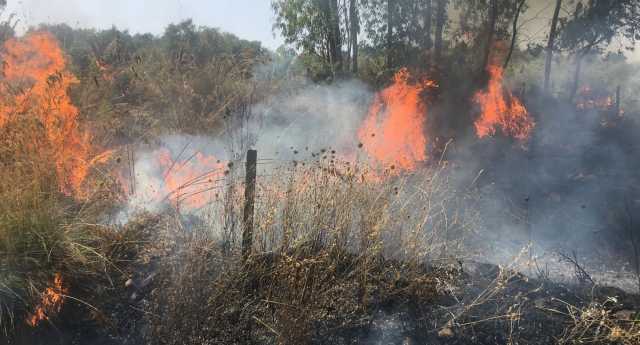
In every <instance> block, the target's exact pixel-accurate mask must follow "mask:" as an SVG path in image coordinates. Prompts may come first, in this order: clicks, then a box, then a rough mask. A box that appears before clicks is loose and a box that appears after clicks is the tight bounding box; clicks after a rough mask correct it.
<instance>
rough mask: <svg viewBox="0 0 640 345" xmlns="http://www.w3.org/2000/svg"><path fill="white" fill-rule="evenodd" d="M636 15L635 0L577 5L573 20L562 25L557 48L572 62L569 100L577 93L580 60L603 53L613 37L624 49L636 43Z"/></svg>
mask: <svg viewBox="0 0 640 345" xmlns="http://www.w3.org/2000/svg"><path fill="white" fill-rule="evenodd" d="M639 12H640V3H638V1H637V0H589V2H588V3H587V4H586V5H584V4H583V3H582V1H578V3H577V4H576V7H575V11H574V15H573V17H572V18H571V19H569V20H566V19H565V20H564V21H562V35H561V46H562V48H564V49H566V50H567V51H569V52H570V53H572V54H573V55H574V56H575V62H576V66H575V72H574V76H573V81H572V83H570V85H571V86H570V90H569V99H571V100H573V99H574V97H575V95H576V93H577V90H578V87H579V84H580V74H581V68H582V61H583V59H584V57H586V56H587V55H589V54H594V53H601V52H603V51H604V50H605V49H606V48H607V47H608V46H609V45H610V44H611V42H612V40H613V39H614V38H616V37H622V38H624V39H626V40H627V42H629V46H628V47H627V49H633V45H634V44H635V41H636V40H639V39H640V32H639V30H640V16H638V13H639Z"/></svg>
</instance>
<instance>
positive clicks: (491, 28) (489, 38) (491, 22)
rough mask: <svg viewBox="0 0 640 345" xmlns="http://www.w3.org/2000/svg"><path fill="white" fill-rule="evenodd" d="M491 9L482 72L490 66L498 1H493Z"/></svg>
mask: <svg viewBox="0 0 640 345" xmlns="http://www.w3.org/2000/svg"><path fill="white" fill-rule="evenodd" d="M490 6H491V7H490V8H489V22H488V23H487V32H488V34H487V42H486V44H485V47H484V54H483V55H482V70H483V71H486V70H487V67H488V66H489V56H490V55H491V49H492V48H493V36H495V33H496V21H497V19H498V0H491V3H490Z"/></svg>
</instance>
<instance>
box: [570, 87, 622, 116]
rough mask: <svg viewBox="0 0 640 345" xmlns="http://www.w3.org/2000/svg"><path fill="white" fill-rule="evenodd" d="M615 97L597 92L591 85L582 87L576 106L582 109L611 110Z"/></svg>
mask: <svg viewBox="0 0 640 345" xmlns="http://www.w3.org/2000/svg"><path fill="white" fill-rule="evenodd" d="M613 105H614V102H613V97H611V96H609V95H603V94H601V93H600V94H597V93H596V92H594V91H593V89H591V87H590V86H585V87H583V88H582V89H580V93H579V99H578V102H577V103H576V107H577V108H578V109H580V110H610V109H612V108H613Z"/></svg>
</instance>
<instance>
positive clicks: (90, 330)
mask: <svg viewBox="0 0 640 345" xmlns="http://www.w3.org/2000/svg"><path fill="white" fill-rule="evenodd" d="M459 268H460V271H459V274H460V278H461V279H460V280H459V281H458V283H457V284H456V285H455V286H447V287H445V288H444V291H446V293H443V294H442V295H441V296H439V297H438V298H437V299H435V300H434V301H433V302H432V303H430V304H429V306H428V307H426V308H425V307H423V306H420V305H419V304H418V303H416V304H413V303H411V301H408V302H407V301H405V302H402V303H388V302H385V303H382V304H380V305H378V306H377V307H376V308H374V309H370V310H368V311H366V312H363V313H362V315H360V316H359V317H360V322H359V325H358V326H356V327H346V328H339V327H338V328H335V329H330V328H329V327H330V325H329V323H328V322H325V321H323V320H317V321H316V322H314V327H315V329H314V330H312V332H311V334H313V335H312V336H311V339H309V343H312V344H371V345H373V344H403V345H404V344H465V345H466V344H487V345H489V344H557V343H563V342H569V343H571V342H572V341H576V339H573V340H571V339H570V338H569V337H570V336H572V334H571V331H570V330H571V329H572V328H576V327H577V324H578V323H579V322H580V321H584V320H586V316H585V315H587V314H580V310H587V309H589V310H595V311H597V313H603V314H602V315H606V317H607V319H612V320H619V321H626V322H633V320H636V322H637V320H638V318H639V317H640V315H639V314H638V311H640V298H639V296H638V295H633V294H629V293H627V292H625V291H623V290H621V289H618V288H613V287H603V286H595V285H589V284H582V285H580V284H560V283H557V282H553V281H551V280H548V279H540V278H536V279H533V278H530V277H527V276H525V275H523V274H520V273H518V272H515V271H510V270H508V269H505V268H502V267H499V266H496V265H492V264H484V263H475V262H469V263H464V264H462V263H460V266H459ZM153 285H154V282H151V283H150V284H149V285H148V286H145V287H144V289H143V290H141V291H136V292H134V293H132V292H131V290H129V289H127V288H122V289H119V291H118V293H117V297H114V299H113V301H112V303H111V304H110V307H109V309H110V310H104V311H102V313H103V314H102V315H103V317H95V316H94V317H93V318H92V319H91V320H89V319H87V318H86V312H81V309H82V308H77V307H73V304H72V303H67V304H66V307H65V309H64V310H63V312H62V314H61V315H59V318H58V319H57V320H56V321H51V322H49V323H48V324H43V325H41V326H40V327H39V328H38V329H36V330H30V329H27V328H23V329H21V332H19V333H21V335H20V336H19V337H18V338H17V339H16V340H15V341H13V343H14V344H17V345H22V344H29V345H40V344H43V345H44V344H47V345H54V344H61V345H62V344H64V345H66V344H69V345H71V344H83V345H84V344H87V345H89V344H91V345H94V344H96V345H138V344H148V343H151V342H150V341H149V340H148V339H147V337H148V334H147V333H146V332H147V325H146V321H145V320H147V319H146V318H145V313H146V311H145V310H146V309H147V305H148V303H149V301H148V299H147V298H148V296H150V294H151V292H152V291H153V289H154V288H155V287H154V286H153ZM185 317H188V318H192V317H194V315H185ZM580 318H582V319H584V320H581V319H580ZM113 320H118V321H117V322H114V321H113ZM601 323H602V324H604V321H601ZM585 329H586V330H585V332H592V331H593V329H592V328H590V327H586V328H585ZM596 331H597V332H603V331H598V330H596ZM603 334H604V333H603ZM573 336H575V335H573ZM594 339H595V338H594ZM604 339H609V340H610V341H600V342H596V343H611V344H618V343H620V344H627V343H628V342H623V341H617V340H616V339H615V338H614V337H610V336H606V335H605V336H604ZM263 341H264V342H262V343H277V340H276V339H275V337H272V338H271V339H269V337H266V338H263ZM576 342H577V341H576ZM153 343H159V344H162V343H163V342H162V341H161V340H160V341H158V340H155V341H153ZM202 343H203V344H209V343H211V344H217V343H224V342H220V341H215V340H212V341H210V342H208V341H206V340H205V341H203V342H202Z"/></svg>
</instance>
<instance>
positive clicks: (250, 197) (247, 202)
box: [242, 150, 258, 260]
mask: <svg viewBox="0 0 640 345" xmlns="http://www.w3.org/2000/svg"><path fill="white" fill-rule="evenodd" d="M257 165H258V151H256V150H249V151H247V165H246V178H245V189H244V217H243V219H242V220H243V223H244V228H243V230H242V258H243V260H246V259H247V257H248V256H249V254H250V253H251V247H252V246H253V208H254V204H255V198H256V170H257Z"/></svg>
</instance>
